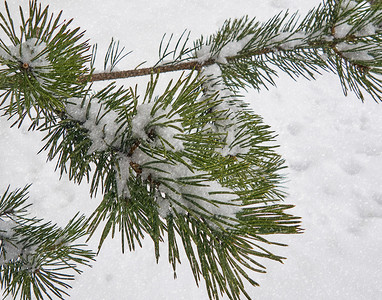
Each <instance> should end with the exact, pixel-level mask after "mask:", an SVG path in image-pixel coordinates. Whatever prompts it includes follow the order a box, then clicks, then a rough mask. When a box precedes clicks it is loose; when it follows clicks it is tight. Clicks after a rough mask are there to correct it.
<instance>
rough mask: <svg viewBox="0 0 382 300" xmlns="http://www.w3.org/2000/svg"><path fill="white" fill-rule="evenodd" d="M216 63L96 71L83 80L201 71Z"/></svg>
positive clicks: (206, 62)
mask: <svg viewBox="0 0 382 300" xmlns="http://www.w3.org/2000/svg"><path fill="white" fill-rule="evenodd" d="M214 63H215V62H214V60H212V59H210V60H207V61H205V62H199V61H191V62H184V63H178V64H175V65H164V66H158V67H151V68H141V69H134V70H126V71H116V72H105V73H95V74H92V75H91V76H88V77H87V76H84V77H82V78H81V81H102V80H113V79H119V78H129V77H138V76H145V75H151V74H157V73H166V72H174V71H181V70H198V71H200V70H201V69H202V67H204V66H209V65H212V64H214Z"/></svg>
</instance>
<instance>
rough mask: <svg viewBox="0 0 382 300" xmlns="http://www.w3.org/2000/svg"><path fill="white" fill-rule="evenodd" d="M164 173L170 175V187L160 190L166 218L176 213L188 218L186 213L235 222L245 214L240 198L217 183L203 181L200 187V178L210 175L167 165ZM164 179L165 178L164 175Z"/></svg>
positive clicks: (182, 166)
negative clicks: (227, 218) (193, 212)
mask: <svg viewBox="0 0 382 300" xmlns="http://www.w3.org/2000/svg"><path fill="white" fill-rule="evenodd" d="M163 170H164V171H165V172H166V173H167V174H168V175H169V180H168V182H167V185H168V186H166V185H160V186H159V187H158V196H157V198H158V201H157V202H158V205H159V213H160V215H161V216H162V217H166V216H167V215H169V214H171V213H172V210H176V211H177V212H178V213H181V214H185V213H186V212H187V210H186V209H191V210H193V211H197V212H201V213H204V214H207V215H213V216H224V217H230V218H234V217H235V216H236V214H237V213H238V212H239V211H240V210H241V207H240V203H238V196H237V195H236V194H235V192H234V191H233V190H232V189H230V188H227V187H223V186H222V185H221V184H220V183H219V182H217V181H208V180H207V181H206V180H203V181H202V182H201V183H200V184H198V185H194V184H192V182H194V181H195V180H196V181H198V177H205V176H206V175H205V174H204V173H202V172H201V171H198V170H190V169H189V168H188V167H187V166H186V165H184V164H182V163H177V164H176V165H167V166H166V165H163ZM162 176H163V175H162Z"/></svg>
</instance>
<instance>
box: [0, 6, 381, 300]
mask: <svg viewBox="0 0 382 300" xmlns="http://www.w3.org/2000/svg"><path fill="white" fill-rule="evenodd" d="M9 2H10V3H11V4H13V1H9ZM14 2H15V3H16V2H22V3H25V4H27V1H25V0H23V1H14ZM42 2H43V3H44V4H50V8H51V10H53V11H55V12H58V11H59V10H61V9H62V10H64V18H67V19H68V18H74V23H73V24H74V25H75V26H80V27H81V28H82V29H84V30H86V31H87V33H86V37H87V38H89V39H90V40H91V42H93V43H98V44H99V49H100V53H99V54H100V56H102V51H103V50H104V49H105V48H106V47H107V46H108V44H109V42H110V38H111V37H115V38H117V39H119V40H121V43H122V45H124V46H125V47H126V48H127V50H133V51H134V52H133V53H132V54H131V55H129V56H128V57H127V58H126V59H125V60H124V61H123V62H122V64H121V65H119V69H124V68H126V69H127V68H132V67H135V66H136V65H138V64H139V63H140V62H142V61H145V60H147V61H148V62H147V64H146V66H150V65H151V64H152V63H153V62H155V60H156V58H157V51H158V46H159V42H160V40H161V37H162V35H163V34H164V33H174V34H176V35H178V36H179V35H180V34H181V33H182V32H183V30H184V29H188V30H190V31H191V40H193V39H196V38H198V37H199V36H200V35H201V34H205V35H208V34H210V33H213V32H215V30H216V29H218V28H219V27H220V26H221V24H222V23H223V22H224V20H225V19H227V18H234V17H241V16H243V15H245V14H248V15H249V16H250V17H254V16H256V17H257V18H258V19H259V20H264V21H265V20H267V18H269V17H271V16H273V15H275V14H276V13H278V12H279V11H280V10H285V9H288V8H289V9H290V10H291V11H292V12H293V11H295V10H300V11H301V13H302V14H304V13H305V12H307V10H308V9H309V8H312V7H313V6H315V5H318V4H319V3H320V1H319V0H293V1H292V0H270V1H257V2H259V3H256V2H255V1H249V0H235V1H225V0H224V1H223V0H220V1H212V0H211V1H206V0H187V1H185V0H177V1H175V0H162V1H149V0H141V1H130V0H128V1H125V0H110V1H104V0H91V1H83V0H66V1H60V0H44V1H42ZM14 8H16V6H14ZM1 9H2V10H3V7H2V8H1ZM14 11H16V10H15V9H14ZM101 63H102V61H101V60H100V61H99V65H100V66H101ZM138 81H139V82H142V81H143V80H142V79H140V80H138ZM135 82H136V81H121V83H124V84H135ZM247 99H248V101H249V102H250V103H251V105H252V107H253V109H254V110H255V112H256V113H259V114H260V115H262V116H263V117H264V120H265V123H267V124H269V125H271V127H272V129H273V130H274V131H276V132H277V133H278V134H279V136H278V143H279V144H280V145H281V146H280V148H279V152H280V153H281V154H282V155H283V156H284V158H285V159H286V161H287V164H288V166H289V169H288V170H287V175H288V176H287V178H288V181H287V183H286V184H285V186H286V188H287V190H288V192H289V197H288V198H287V200H286V201H287V202H288V203H292V204H295V205H296V208H295V209H294V210H293V212H294V214H296V215H299V216H301V217H302V221H303V225H302V226H303V228H304V229H305V232H304V234H301V235H294V236H280V237H274V239H277V241H283V242H285V243H287V244H289V247H286V248H280V247H278V248H275V251H276V253H277V254H281V255H283V256H286V257H287V260H286V261H285V263H284V265H282V264H280V263H274V262H268V263H267V266H268V273H267V274H265V275H263V274H257V275H256V280H257V281H258V282H259V283H260V287H257V288H250V289H249V293H250V295H251V296H252V298H253V299H260V300H263V299H265V300H277V299H282V300H289V299H293V300H300V299H301V300H304V299H311V300H321V299H336V300H337V299H346V300H363V299H365V300H374V299H375V300H378V299H382V272H381V271H382V105H381V104H379V105H378V104H376V103H375V102H373V101H372V100H371V99H367V100H366V101H365V103H362V102H361V101H360V100H358V99H356V97H354V96H353V95H349V96H348V97H345V96H344V95H343V94H342V91H341V88H340V84H339V81H338V79H337V78H336V76H334V75H331V74H324V75H323V76H321V77H318V79H317V80H316V81H306V80H305V79H299V80H297V81H293V80H292V79H290V78H288V77H286V76H280V78H279V80H278V81H277V87H271V88H270V89H269V91H267V90H263V91H261V92H260V93H257V92H253V91H252V92H249V93H248V94H247ZM9 125H10V123H9V122H7V120H6V119H5V118H2V119H0V141H1V143H0V153H1V159H0V179H1V186H0V189H1V190H4V189H5V188H6V186H7V185H8V184H11V186H12V187H23V186H24V185H26V184H28V183H33V185H32V187H31V188H30V199H31V201H32V202H33V204H34V205H33V207H32V213H34V214H36V215H38V216H39V217H44V218H46V219H51V220H53V221H54V222H57V223H58V224H60V225H64V224H65V223H66V222H67V221H68V220H69V219H70V218H71V217H72V216H73V215H74V214H75V213H76V212H77V211H82V212H84V213H86V214H90V213H91V212H92V211H93V209H94V208H95V207H96V206H97V203H98V202H99V200H100V198H95V199H90V198H89V196H88V186H87V185H86V184H85V183H83V184H81V186H77V185H75V184H73V183H71V182H69V181H68V180H67V179H66V178H65V177H64V178H62V179H61V180H60V179H59V174H57V173H55V172H54V167H55V163H54V162H48V163H46V162H45V160H46V157H45V156H44V153H41V154H39V155H37V154H36V153H37V152H38V150H39V149H40V148H41V147H42V145H43V143H42V142H40V139H41V137H42V135H41V134H40V133H38V132H27V130H26V129H24V128H21V129H17V128H11V129H10V128H9ZM96 245H97V241H96V240H94V241H93V242H92V243H91V246H92V247H93V248H94V249H96ZM162 251H163V256H162V259H161V260H160V261H159V264H158V265H157V264H156V263H155V257H154V250H153V245H152V243H151V241H150V240H149V239H146V241H145V243H144V246H143V248H142V249H137V250H136V251H135V252H132V253H125V254H122V253H121V250H120V241H119V239H118V237H117V238H115V239H114V240H111V239H110V240H107V242H105V244H104V247H103V249H102V251H101V253H100V255H99V256H98V258H97V261H96V262H95V263H94V264H93V268H92V269H89V268H87V269H85V272H84V274H83V275H81V276H79V277H77V280H76V281H75V282H74V283H73V290H72V291H71V295H72V297H71V299H81V300H93V299H97V300H98V299H99V300H112V299H113V300H114V299H129V300H130V299H131V300H146V299H153V300H157V299H158V300H159V299H166V300H172V299H174V300H175V299H177V300H179V299H185V300H191V299H208V298H207V294H206V292H205V290H204V287H203V286H201V287H200V288H198V287H197V286H196V285H195V283H194V280H193V277H192V274H191V271H190V269H189V266H188V263H187V261H186V259H184V260H183V264H182V265H181V266H179V269H178V272H177V273H178V278H177V279H176V280H173V274H172V270H171V267H170V265H169V264H168V263H167V258H166V248H165V246H164V247H163V249H162Z"/></svg>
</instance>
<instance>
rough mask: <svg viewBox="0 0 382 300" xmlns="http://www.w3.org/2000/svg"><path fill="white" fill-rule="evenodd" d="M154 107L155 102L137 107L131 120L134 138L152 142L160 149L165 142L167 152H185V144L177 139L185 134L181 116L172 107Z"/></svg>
mask: <svg viewBox="0 0 382 300" xmlns="http://www.w3.org/2000/svg"><path fill="white" fill-rule="evenodd" d="M154 106H155V103H154V102H150V103H143V104H139V105H138V106H137V109H136V114H135V115H134V116H133V117H132V120H131V126H132V128H131V130H132V134H133V136H135V137H137V138H139V139H142V140H144V141H147V142H150V140H151V141H152V142H154V144H155V145H156V146H158V147H159V146H160V145H162V142H163V146H164V147H165V149H167V150H174V151H181V150H184V145H183V142H182V141H181V140H180V139H179V138H177V135H179V134H181V133H182V132H183V126H182V123H181V116H180V115H179V114H178V113H175V112H173V111H172V110H171V108H170V107H166V108H165V109H163V108H162V107H160V108H159V109H155V108H154ZM153 139H154V140H153Z"/></svg>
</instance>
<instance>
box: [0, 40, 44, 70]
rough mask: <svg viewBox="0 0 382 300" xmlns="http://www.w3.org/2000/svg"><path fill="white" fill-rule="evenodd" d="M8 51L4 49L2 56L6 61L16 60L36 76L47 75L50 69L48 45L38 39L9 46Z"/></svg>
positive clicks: (0, 53)
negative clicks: (38, 74)
mask: <svg viewBox="0 0 382 300" xmlns="http://www.w3.org/2000/svg"><path fill="white" fill-rule="evenodd" d="M7 48H8V51H9V52H8V51H5V50H4V49H2V51H1V52H0V56H1V57H2V58H3V59H5V60H16V61H17V62H19V63H20V64H21V65H22V66H23V67H24V68H25V69H30V70H31V72H32V73H33V74H34V75H36V74H37V73H38V72H40V73H46V72H48V70H49V68H50V62H49V58H48V53H47V48H46V43H45V42H43V41H39V40H38V39H36V38H31V39H28V40H26V41H25V42H24V43H22V44H19V45H16V46H13V45H12V46H8V47H7Z"/></svg>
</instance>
